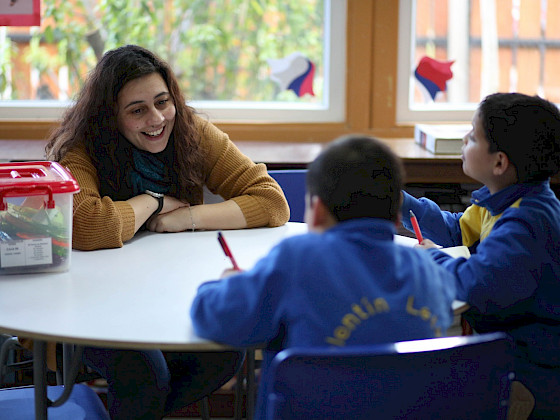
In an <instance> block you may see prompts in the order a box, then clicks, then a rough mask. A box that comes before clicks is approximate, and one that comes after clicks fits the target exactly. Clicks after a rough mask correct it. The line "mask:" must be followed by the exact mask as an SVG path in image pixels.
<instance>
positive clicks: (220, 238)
mask: <svg viewBox="0 0 560 420" xmlns="http://www.w3.org/2000/svg"><path fill="white" fill-rule="evenodd" d="M218 242H220V245H221V246H222V249H223V250H224V254H226V257H228V258H229V259H230V260H231V263H232V264H233V268H234V269H235V270H237V271H241V270H240V268H239V266H238V265H237V262H236V261H235V258H233V254H232V253H231V251H230V250H229V246H228V245H227V243H226V239H225V238H224V235H222V232H218Z"/></svg>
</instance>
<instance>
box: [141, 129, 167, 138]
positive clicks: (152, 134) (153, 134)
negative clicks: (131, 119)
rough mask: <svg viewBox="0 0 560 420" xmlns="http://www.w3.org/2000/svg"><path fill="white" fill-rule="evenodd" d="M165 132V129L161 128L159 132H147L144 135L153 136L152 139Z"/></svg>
mask: <svg viewBox="0 0 560 420" xmlns="http://www.w3.org/2000/svg"><path fill="white" fill-rule="evenodd" d="M162 132H163V127H161V128H160V129H159V130H157V131H151V132H150V131H145V132H144V134H146V135H148V136H151V137H156V136H159V135H160V134H161V133H162Z"/></svg>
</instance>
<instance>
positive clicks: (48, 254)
mask: <svg viewBox="0 0 560 420" xmlns="http://www.w3.org/2000/svg"><path fill="white" fill-rule="evenodd" d="M79 190H80V187H79V185H78V182H77V181H76V180H75V179H74V178H73V177H72V175H71V174H70V173H69V172H68V171H67V170H66V169H65V168H64V167H62V166H61V165H60V164H58V163H57V162H10V163H0V274H19V273H37V272H60V271H67V270H68V269H69V268H70V258H71V255H72V202H73V194H75V193H77V192H78V191H79Z"/></svg>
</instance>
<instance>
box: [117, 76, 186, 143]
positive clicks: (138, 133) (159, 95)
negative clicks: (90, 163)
mask: <svg viewBox="0 0 560 420" xmlns="http://www.w3.org/2000/svg"><path fill="white" fill-rule="evenodd" d="M117 106H118V112H117V127H118V129H119V131H120V133H121V134H122V135H123V136H124V137H125V138H126V139H127V140H128V141H129V142H131V143H132V144H133V145H134V146H136V147H137V148H138V149H140V150H145V151H148V152H151V153H158V152H161V151H163V150H164V149H165V147H166V146H167V143H168V142H169V136H170V135H171V132H172V131H173V124H174V123H175V112H176V111H175V104H174V103H173V100H172V98H171V95H170V94H169V89H168V88H167V85H166V83H165V81H164V80H163V78H162V77H161V75H160V74H159V73H152V74H149V75H147V76H143V77H139V78H138V79H134V80H131V81H130V82H128V83H127V84H126V85H124V87H123V88H122V89H121V91H120V92H119V95H118V98H117Z"/></svg>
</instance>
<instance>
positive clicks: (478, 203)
mask: <svg viewBox="0 0 560 420" xmlns="http://www.w3.org/2000/svg"><path fill="white" fill-rule="evenodd" d="M472 124H473V129H472V130H471V131H470V132H469V133H468V134H467V135H466V136H465V138H464V140H463V141H464V144H463V149H462V156H461V157H462V160H463V171H464V172H465V174H467V175H469V176H470V177H471V178H473V179H475V180H477V181H479V182H481V183H482V184H484V186H483V187H482V188H481V189H479V190H477V191H475V192H473V194H472V200H471V201H472V205H471V206H470V207H468V208H467V209H466V210H465V212H464V213H449V212H445V211H441V210H440V209H439V207H438V206H437V205H436V204H435V203H434V202H432V201H430V200H428V199H425V198H421V199H415V198H413V197H412V196H410V195H409V194H407V193H406V192H404V193H403V206H402V212H403V215H405V216H406V215H408V214H409V211H410V210H412V211H413V212H414V214H415V215H416V217H417V219H418V222H419V224H420V227H421V229H422V233H423V235H424V237H426V238H428V240H425V241H424V242H423V243H422V247H424V248H433V246H434V242H435V243H437V244H439V245H442V246H455V245H466V246H468V247H470V250H471V254H472V256H471V258H470V259H468V260H465V259H463V258H459V259H451V258H449V257H448V256H447V255H446V254H444V253H443V252H441V251H438V250H437V249H429V253H430V254H431V255H432V256H433V258H435V260H436V261H437V262H438V263H439V264H441V265H442V266H443V267H445V268H446V269H448V270H449V271H450V272H452V273H453V274H454V275H455V277H456V283H457V299H459V300H463V301H466V302H468V303H469V304H470V306H471V309H470V310H469V311H468V312H467V313H466V314H465V315H464V317H465V319H466V320H467V321H468V322H469V323H470V325H471V326H472V327H473V328H474V330H475V331H476V332H490V331H506V332H507V333H509V334H510V335H511V336H512V338H513V340H514V342H515V353H516V376H517V379H518V380H519V381H521V382H522V383H523V384H524V385H525V386H526V387H527V388H528V389H529V390H530V391H531V392H532V393H533V395H534V396H535V400H536V402H535V409H534V411H533V413H532V418H555V419H558V418H560V201H559V200H558V199H557V197H556V196H555V194H554V192H553V191H552V190H551V188H550V185H549V178H550V177H551V176H552V175H554V174H556V173H557V172H558V171H559V170H560V113H559V111H558V109H557V107H556V106H555V105H554V104H552V103H550V102H548V101H546V100H544V99H541V98H539V97H536V96H535V97H531V96H527V95H522V94H518V93H507V94H502V93H498V94H493V95H490V96H488V97H487V98H486V99H485V100H484V101H483V102H482V103H481V104H480V106H479V108H478V110H477V111H476V113H475V115H474V118H473V122H472ZM403 224H404V225H405V227H407V228H408V229H412V226H411V223H410V220H409V218H408V217H404V218H403ZM430 240H431V241H430ZM432 241H433V242H432Z"/></svg>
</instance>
